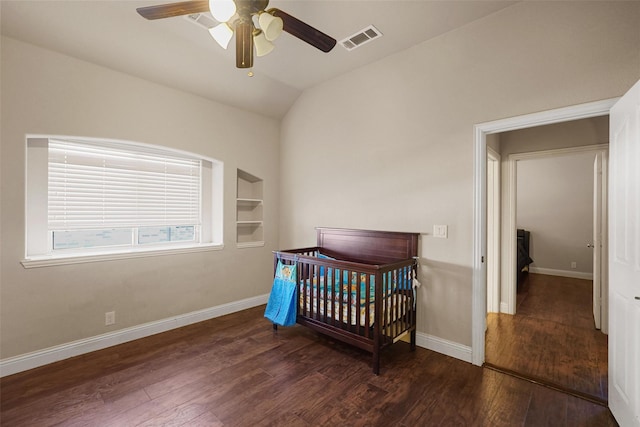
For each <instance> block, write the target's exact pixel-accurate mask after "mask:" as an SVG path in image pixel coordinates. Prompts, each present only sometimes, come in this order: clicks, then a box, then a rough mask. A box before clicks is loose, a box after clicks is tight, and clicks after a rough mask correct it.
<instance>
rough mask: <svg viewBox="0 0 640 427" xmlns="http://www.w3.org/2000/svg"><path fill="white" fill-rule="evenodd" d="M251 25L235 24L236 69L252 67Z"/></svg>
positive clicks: (248, 23)
mask: <svg viewBox="0 0 640 427" xmlns="http://www.w3.org/2000/svg"><path fill="white" fill-rule="evenodd" d="M252 32H253V25H252V24H251V21H248V20H245V21H239V22H238V23H237V24H236V67H238V68H251V67H253V35H252Z"/></svg>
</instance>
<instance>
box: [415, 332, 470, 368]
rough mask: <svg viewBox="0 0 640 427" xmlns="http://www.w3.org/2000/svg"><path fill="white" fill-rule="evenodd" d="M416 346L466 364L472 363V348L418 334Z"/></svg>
mask: <svg viewBox="0 0 640 427" xmlns="http://www.w3.org/2000/svg"><path fill="white" fill-rule="evenodd" d="M416 345H417V346H419V347H422V348H426V349H427V350H432V351H435V352H436V353H442V354H444V355H447V356H451V357H454V358H456V359H459V360H462V361H464V362H469V363H472V357H471V347H469V346H466V345H462V344H459V343H457V342H453V341H448V340H445V339H442V338H438V337H435V336H433V335H429V334H423V333H420V332H417V333H416Z"/></svg>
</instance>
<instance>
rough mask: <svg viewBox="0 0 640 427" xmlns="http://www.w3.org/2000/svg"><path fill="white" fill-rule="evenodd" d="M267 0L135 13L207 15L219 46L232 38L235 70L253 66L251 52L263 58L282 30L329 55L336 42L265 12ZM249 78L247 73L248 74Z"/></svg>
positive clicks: (204, 0)
mask: <svg viewBox="0 0 640 427" xmlns="http://www.w3.org/2000/svg"><path fill="white" fill-rule="evenodd" d="M268 4H269V0H192V1H183V2H178V3H170V4H162V5H158V6H147V7H140V8H138V9H136V10H137V12H138V13H139V14H140V15H141V16H142V17H144V18H146V19H162V18H169V17H172V16H181V15H191V14H195V13H203V12H209V11H210V12H211V14H212V15H213V17H214V18H215V19H216V20H217V21H218V22H219V24H218V25H217V26H215V27H213V28H211V29H209V32H210V33H211V35H212V36H213V38H214V39H215V40H216V41H217V42H218V44H220V46H222V47H223V48H225V49H226V48H227V45H228V44H229V41H230V40H231V38H232V37H233V35H234V33H235V36H236V67H238V68H252V67H253V50H254V47H255V49H256V55H257V56H263V55H266V54H267V53H269V52H270V51H271V50H272V49H273V44H272V43H271V42H272V41H273V40H275V39H276V37H278V36H279V35H280V33H281V32H282V31H286V32H287V33H289V34H291V35H292V36H294V37H297V38H299V39H300V40H302V41H304V42H306V43H308V44H310V45H311V46H314V47H316V48H318V49H320V50H321V51H323V52H329V51H330V50H331V49H333V47H334V46H335V45H336V40H335V39H334V38H332V37H330V36H328V35H326V34H325V33H323V32H321V31H319V30H317V29H315V28H313V27H312V26H310V25H309V24H307V23H305V22H303V21H301V20H299V19H298V18H294V17H293V16H291V15H289V14H288V13H286V12H283V11H281V10H280V9H275V8H272V9H268V10H267V5H268ZM250 75H251V74H250Z"/></svg>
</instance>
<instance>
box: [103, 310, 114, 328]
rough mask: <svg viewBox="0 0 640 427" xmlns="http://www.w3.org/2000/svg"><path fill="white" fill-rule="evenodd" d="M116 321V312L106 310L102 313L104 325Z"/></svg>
mask: <svg viewBox="0 0 640 427" xmlns="http://www.w3.org/2000/svg"><path fill="white" fill-rule="evenodd" d="M114 323H116V312H115V311H107V312H106V313H105V314H104V325H105V326H109V325H113V324H114Z"/></svg>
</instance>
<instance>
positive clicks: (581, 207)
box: [516, 153, 596, 274]
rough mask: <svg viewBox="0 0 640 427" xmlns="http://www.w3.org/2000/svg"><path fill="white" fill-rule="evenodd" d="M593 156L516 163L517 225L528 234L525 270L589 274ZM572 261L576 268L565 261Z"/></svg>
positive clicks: (591, 262) (580, 155) (583, 155)
mask: <svg viewBox="0 0 640 427" xmlns="http://www.w3.org/2000/svg"><path fill="white" fill-rule="evenodd" d="M595 157H596V155H595V153H582V154H573V155H566V156H557V157H545V158H539V159H528V160H520V161H518V178H517V182H518V185H517V195H518V196H517V221H516V224H517V227H518V228H524V229H526V230H529V231H530V232H531V239H530V254H531V258H533V261H534V263H533V264H532V265H531V267H535V268H542V269H551V270H559V271H564V272H570V273H586V274H591V273H593V250H592V249H589V248H588V247H587V244H588V243H592V242H593V162H594V160H595ZM572 262H576V268H572V267H571V263H572Z"/></svg>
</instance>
